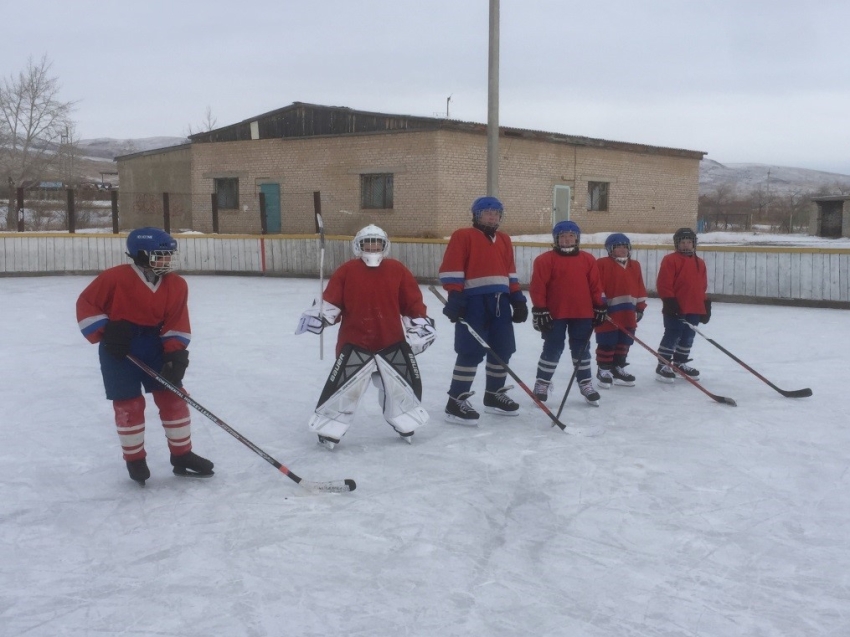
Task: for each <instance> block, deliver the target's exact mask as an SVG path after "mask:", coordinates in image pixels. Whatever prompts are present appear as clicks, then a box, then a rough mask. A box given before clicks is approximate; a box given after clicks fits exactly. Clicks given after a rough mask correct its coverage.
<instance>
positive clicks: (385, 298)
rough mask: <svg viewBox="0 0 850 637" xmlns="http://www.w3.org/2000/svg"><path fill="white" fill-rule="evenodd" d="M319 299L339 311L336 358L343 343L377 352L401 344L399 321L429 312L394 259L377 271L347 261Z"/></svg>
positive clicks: (412, 281) (357, 261)
mask: <svg viewBox="0 0 850 637" xmlns="http://www.w3.org/2000/svg"><path fill="white" fill-rule="evenodd" d="M322 297H323V298H324V300H325V301H327V302H328V303H333V304H334V305H335V306H337V307H338V308H339V309H340V310H342V312H341V314H340V318H341V320H342V325H341V326H340V328H339V338H338V339H337V344H336V354H337V356H339V353H340V351H342V347H343V345H345V344H346V343H351V344H352V345H357V346H358V347H362V348H364V349H366V350H368V351H370V352H377V351H379V350H382V349H384V348H385V347H388V346H390V345H392V344H394V343H398V342H399V341H403V340H404V328H403V327H402V324H401V317H402V316H409V317H410V318H421V317H424V316H426V314H427V311H428V310H427V308H426V307H425V304H424V303H423V301H422V292H421V291H420V290H419V284H418V283H417V282H416V279H414V278H413V275H412V274H411V273H410V270H408V269H407V268H406V267H404V265H403V264H402V263H401V261H396V260H395V259H383V260H382V261H381V264H380V265H379V266H378V267H376V268H370V267H369V266H367V265H366V264H365V263H363V261H362V260H361V259H352V260H350V261H347V262H346V263H344V264H342V265H341V266H340V267H339V268H337V270H336V272H334V273H333V275H332V276H331V278H330V280H328V286H327V287H326V288H325V292H324V294H323V295H322Z"/></svg>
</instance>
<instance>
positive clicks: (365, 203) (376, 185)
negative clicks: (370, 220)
mask: <svg viewBox="0 0 850 637" xmlns="http://www.w3.org/2000/svg"><path fill="white" fill-rule="evenodd" d="M360 207H361V208H392V207H393V176H392V174H385V175H360Z"/></svg>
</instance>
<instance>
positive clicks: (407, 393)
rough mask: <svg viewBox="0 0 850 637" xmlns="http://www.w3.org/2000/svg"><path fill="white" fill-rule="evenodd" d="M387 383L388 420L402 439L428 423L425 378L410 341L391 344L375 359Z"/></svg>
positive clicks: (384, 400)
mask: <svg viewBox="0 0 850 637" xmlns="http://www.w3.org/2000/svg"><path fill="white" fill-rule="evenodd" d="M374 360H375V362H376V364H377V368H378V372H379V373H380V378H381V382H382V384H383V392H382V394H383V411H384V419H385V420H386V421H387V422H388V423H389V424H390V426H392V428H393V429H395V430H396V431H397V432H398V433H399V434H401V435H402V436H403V435H405V434H410V433H412V432H413V430H414V429H416V428H417V427H421V426H422V425H424V424H425V423H426V422H428V419H429V416H428V412H427V411H425V409H424V408H423V407H422V405H421V404H420V400H421V399H422V378H421V376H420V374H419V367H418V366H417V365H416V358H415V356H414V354H413V351H412V350H411V348H410V345H408V344H407V343H406V342H400V343H396V344H395V345H391V346H389V347H387V348H385V349H383V350H381V351H380V352H378V354H377V355H376V356H375V359H374Z"/></svg>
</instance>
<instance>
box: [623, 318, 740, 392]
mask: <svg viewBox="0 0 850 637" xmlns="http://www.w3.org/2000/svg"><path fill="white" fill-rule="evenodd" d="M606 320H607V321H608V322H609V323H611V325H613V326H614V327H616V328H617V329H618V330H620V331H621V332H623V334H628V335H629V336H631V337H632V338H633V339H635V343H637V344H638V345H640V346H641V347H643V348H644V349H645V350H646V351H647V352H649V353H650V354H652V355H653V356H655V358H657V359H658V362H659V363H661V364H662V365H667V366H669V367H670V369H672V370H673V371H674V372H676V373H677V374H679V376H681V377H682V378H684V379H685V380H686V381H688V382H689V383H690V384H691V385H693V386H694V387H696V388H697V389H698V390H700V391H701V392H702V393H703V394H705V395H707V396H708V397H709V398H711V399H712V400H714V401H716V402H718V403H723V404H724V405H731V406H732V407H737V406H738V403H736V402H735V401H734V400H732V399H731V398H727V397H726V396H718V395H717V394H712V393H711V392H710V391H708V390H707V389H706V388H705V387H703V386H702V385H700V384H699V383H698V382H697V381H695V380H694V379H693V378H691V377H690V376H688V375H687V374H686V373H685V372H683V371H682V370H681V369H679V368H678V366H677V365H676V363H674V362H673V361H668V360H667V359H666V358H664V357H663V356H662V355H661V354H659V353H658V352H656V351H655V350H654V349H652V348H651V347H650V346H649V345H647V344H646V343H644V342H643V341H642V340H640V339H639V338H638V337H637V336H635V333H634V332H633V331H629V330H627V329H626V328H624V327H620V326H619V325H618V324H617V322H616V321H615V320H614V319H612V318H611V317H610V316H609V317H607V318H606Z"/></svg>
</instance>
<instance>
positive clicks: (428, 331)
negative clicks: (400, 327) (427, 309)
mask: <svg viewBox="0 0 850 637" xmlns="http://www.w3.org/2000/svg"><path fill="white" fill-rule="evenodd" d="M401 322H402V323H403V324H404V338H405V340H406V341H407V343H408V345H410V349H411V350H413V354H414V356H415V355H416V354H421V353H422V352H424V351H425V350H426V349H428V348H429V347H430V346H431V343H433V342H434V340H435V339H436V338H437V328H436V327H434V319H432V318H429V317H427V316H423V317H422V318H410V317H409V316H402V317H401Z"/></svg>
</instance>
